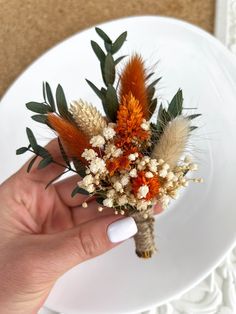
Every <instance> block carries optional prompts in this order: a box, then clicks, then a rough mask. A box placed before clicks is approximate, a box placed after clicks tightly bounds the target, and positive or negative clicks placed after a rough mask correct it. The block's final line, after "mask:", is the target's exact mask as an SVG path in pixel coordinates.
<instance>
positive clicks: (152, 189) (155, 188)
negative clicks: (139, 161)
mask: <svg viewBox="0 0 236 314" xmlns="http://www.w3.org/2000/svg"><path fill="white" fill-rule="evenodd" d="M142 185H147V186H148V188H149V192H148V193H147V195H146V197H145V200H150V199H152V198H154V197H156V196H157V194H158V192H159V187H160V182H159V179H158V176H154V177H152V178H146V177H145V171H139V172H138V175H137V177H136V178H134V179H133V180H132V192H133V193H134V195H136V196H137V194H138V191H139V188H140V187H141V186H142Z"/></svg>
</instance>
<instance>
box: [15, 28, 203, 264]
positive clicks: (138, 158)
mask: <svg viewBox="0 0 236 314" xmlns="http://www.w3.org/2000/svg"><path fill="white" fill-rule="evenodd" d="M95 30H96V32H97V34H98V35H99V36H100V37H101V39H102V40H103V42H104V46H105V52H104V51H103V50H102V48H101V47H100V46H99V45H98V44H97V43H96V42H94V41H91V46H92V49H93V51H94V53H95V55H96V56H97V58H98V60H99V62H100V67H101V72H102V78H103V81H104V84H105V87H102V88H101V89H99V88H97V87H96V86H95V85H94V84H93V83H92V82H91V81H89V80H87V83H88V84H89V85H90V87H91V88H92V89H93V91H94V92H95V93H96V95H97V96H98V97H99V98H100V100H101V102H102V105H103V108H104V112H105V116H103V115H102V114H101V113H100V112H99V111H98V110H97V109H96V108H95V107H94V106H92V105H91V104H89V103H87V102H84V101H82V100H79V101H74V102H72V103H71V105H70V106H69V107H68V105H67V101H66V98H65V95H64V92H63V89H62V87H61V86H60V85H58V87H57V90H56V101H55V99H54V97H53V94H52V91H51V88H50V86H49V84H48V83H43V97H44V101H43V102H42V103H38V102H29V103H27V104H26V107H27V108H28V109H29V110H31V111H33V112H35V113H37V114H36V115H33V116H32V119H33V120H35V121H37V122H40V123H43V124H46V125H47V126H48V127H50V128H51V129H52V130H53V131H54V132H55V133H56V134H57V136H58V145H59V148H60V151H61V155H62V157H63V160H64V164H62V167H63V168H64V169H63V171H62V173H61V174H60V176H62V175H63V174H65V173H66V172H68V171H72V172H75V173H76V174H77V175H78V184H77V186H76V187H75V189H74V190H73V191H72V197H74V196H75V195H76V194H77V193H82V194H85V195H87V196H88V199H89V198H90V197H95V198H96V200H97V202H98V211H102V210H103V209H104V207H111V208H114V213H115V214H121V215H127V216H132V217H133V218H134V219H135V221H136V223H137V226H138V233H137V234H136V235H135V237H134V240H135V244H136V253H137V255H138V256H139V257H143V258H149V257H151V256H152V254H153V253H154V252H155V243H154V213H153V205H155V204H156V203H157V202H160V203H161V205H162V206H163V207H166V206H167V205H168V204H169V201H170V199H175V198H176V197H177V195H178V191H179V189H180V188H181V187H186V186H188V183H189V182H190V181H194V182H201V181H202V179H201V178H195V179H192V178H187V174H188V173H189V172H190V171H195V170H197V165H196V164H194V163H192V160H191V159H190V157H188V156H187V157H185V158H182V159H181V157H182V155H183V152H184V150H185V148H186V144H187V141H188V138H189V136H190V134H191V132H192V131H193V130H194V129H195V128H196V126H192V125H191V121H192V120H193V119H195V118H197V117H198V116H200V114H192V115H183V114H182V111H183V109H184V108H183V95H182V91H181V90H178V91H177V93H176V95H175V96H174V97H173V99H172V100H171V102H170V103H169V105H168V108H167V109H165V108H164V107H163V105H162V104H160V106H159V109H158V115H157V120H156V122H151V121H150V119H151V117H152V115H153V113H154V111H155V110H156V107H157V98H156V97H155V92H156V89H155V86H156V84H157V83H158V82H159V80H160V78H157V79H156V80H154V81H151V77H152V76H153V75H154V73H149V72H148V70H147V69H146V67H145V64H144V61H143V59H142V57H141V56H140V55H138V54H134V55H133V56H132V57H131V58H130V59H129V61H128V62H127V63H126V64H125V66H124V68H123V70H122V71H121V74H120V75H116V67H117V65H118V63H119V62H120V61H121V60H122V59H123V58H124V57H125V56H121V57H118V58H117V59H114V55H115V54H116V53H117V52H118V51H119V50H120V48H121V47H122V45H123V44H124V42H125V40H126V37H127V32H124V33H122V34H121V35H120V36H119V37H118V38H117V39H116V40H115V42H112V40H111V39H110V38H109V37H108V36H107V34H106V33H105V32H104V31H102V30H101V29H99V28H96V29H95ZM115 83H117V87H114V84H115ZM26 132H27V136H28V139H29V145H28V147H21V148H19V149H18V150H17V154H22V153H25V152H26V151H31V152H33V153H34V154H35V157H34V158H33V159H32V160H31V162H30V164H29V167H28V171H30V169H31V167H32V165H33V164H34V162H35V161H36V159H37V157H38V156H40V157H42V159H41V161H40V162H39V164H38V166H37V167H38V169H41V168H44V167H46V166H47V165H49V164H50V163H53V162H56V161H55V160H54V159H53V156H52V155H51V154H50V152H49V151H47V150H46V149H45V148H44V147H42V146H40V145H39V144H38V143H37V141H36V139H35V136H34V134H33V132H32V131H31V130H30V129H29V128H27V129H26ZM60 176H57V177H56V178H54V179H53V180H51V181H50V182H49V183H48V184H47V186H46V188H47V187H48V186H49V185H50V184H52V183H53V182H54V181H55V180H57V179H58V178H59V177H60ZM87 206H88V205H87V202H84V203H83V207H87Z"/></svg>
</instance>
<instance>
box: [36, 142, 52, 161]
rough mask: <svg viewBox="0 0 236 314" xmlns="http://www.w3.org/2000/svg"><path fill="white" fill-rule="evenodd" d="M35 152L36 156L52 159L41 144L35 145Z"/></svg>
mask: <svg viewBox="0 0 236 314" xmlns="http://www.w3.org/2000/svg"><path fill="white" fill-rule="evenodd" d="M35 152H36V153H37V155H38V156H40V157H42V158H44V159H45V158H46V159H51V160H52V161H53V158H52V155H51V154H50V153H49V152H48V151H47V150H46V148H44V147H43V146H40V145H37V146H36V147H35Z"/></svg>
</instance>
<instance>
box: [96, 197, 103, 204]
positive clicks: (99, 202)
mask: <svg viewBox="0 0 236 314" xmlns="http://www.w3.org/2000/svg"><path fill="white" fill-rule="evenodd" d="M104 199H105V198H103V197H97V198H96V202H97V203H98V204H101V205H103V201H104Z"/></svg>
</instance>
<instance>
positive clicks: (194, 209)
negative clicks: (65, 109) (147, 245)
mask: <svg viewBox="0 0 236 314" xmlns="http://www.w3.org/2000/svg"><path fill="white" fill-rule="evenodd" d="M101 27H102V28H103V29H104V30H105V31H106V32H108V34H109V35H110V36H111V37H112V38H115V37H116V36H117V35H119V34H120V33H121V32H122V31H124V30H128V41H127V43H126V44H125V47H124V48H123V51H122V53H124V54H127V53H131V52H134V51H139V52H141V53H142V54H143V56H144V58H145V59H146V60H148V62H149V64H150V65H152V64H153V63H156V62H157V61H159V62H158V63H157V65H156V69H157V76H160V75H161V76H163V79H162V83H161V84H160V87H159V95H161V97H162V98H163V99H170V98H171V97H172V96H173V94H174V93H175V92H176V91H177V89H178V88H179V87H181V88H182V89H183V91H184V95H185V106H186V107H196V106H197V107H198V112H201V113H203V117H202V119H201V123H200V124H201V127H200V128H199V130H198V132H195V135H194V136H193V140H192V143H193V144H194V146H195V147H193V150H194V151H195V152H196V154H197V158H198V160H199V163H200V171H199V175H201V176H202V177H204V179H205V183H204V184H202V185H196V184H194V185H191V186H190V187H189V188H188V191H186V192H185V193H184V194H183V195H182V197H181V199H180V200H179V201H178V202H176V203H175V206H174V208H173V209H171V210H169V211H166V212H165V213H164V214H162V215H160V216H159V217H158V219H157V229H156V230H157V237H156V238H157V239H156V241H157V243H158V247H159V251H158V253H157V254H156V255H155V256H154V257H153V258H152V259H150V260H141V259H138V258H137V257H136V256H135V254H134V245H133V241H131V240H130V241H128V242H126V243H125V244H123V245H121V246H120V247H119V248H116V249H114V250H113V251H110V252H109V253H107V254H105V255H103V256H100V257H98V258H95V259H93V260H91V261H89V262H86V263H84V264H82V265H79V266H78V267H75V268H74V269H72V270H71V271H69V272H68V273H66V274H65V275H64V276H63V277H62V278H61V279H60V280H59V281H58V282H57V283H56V285H55V287H54V288H53V290H52V292H51V294H50V295H49V297H48V299H47V301H46V305H47V306H48V307H49V308H51V309H54V310H56V311H61V312H64V313H66V314H75V313H83V314H86V313H96V314H97V313H103V314H106V313H107V314H108V313H109V314H111V313H116V314H117V313H135V312H137V311H141V310H145V309H148V308H150V307H152V306H155V305H158V304H161V303H163V302H166V301H167V300H170V299H171V298H173V297H175V296H177V295H178V294H180V293H183V292H184V291H186V290H187V289H188V288H190V287H191V286H192V285H194V284H196V283H197V282H198V281H200V280H201V279H202V278H203V277H205V276H206V275H207V274H208V273H209V272H210V271H211V269H212V268H213V267H215V266H216V264H218V263H219V262H220V260H221V259H222V257H223V256H224V254H225V253H226V252H227V251H228V249H229V248H230V247H231V246H232V244H233V243H234V241H235V239H236V228H235V221H236V210H235V205H234V202H235V197H234V196H235V192H234V185H235V183H234V180H235V176H236V165H235V155H236V133H235V125H236V62H235V60H234V59H233V56H232V55H231V54H230V53H229V52H228V51H227V50H226V49H225V48H224V46H223V45H222V44H221V43H220V42H218V41H217V40H216V39H214V38H213V37H212V36H211V35H209V34H208V33H206V32H204V31H203V30H201V29H199V28H197V27H194V26H192V25H190V24H187V23H184V22H180V21H177V20H174V19H170V18H162V17H154V16H153V17H150V16H146V17H145V16H144V17H133V18H126V19H122V20H117V21H113V22H109V23H106V24H103V25H102V26H101ZM90 39H94V40H98V37H97V36H96V34H95V32H94V29H93V28H92V29H89V30H86V31H84V32H82V33H79V34H77V35H75V36H73V37H71V38H69V39H68V40H66V41H64V42H63V43H61V44H59V45H58V46H56V47H55V48H53V49H52V50H50V51H49V52H47V53H46V54H45V55H43V56H42V57H41V58H39V59H38V60H37V61H36V62H35V63H34V64H33V65H31V66H30V67H29V68H28V69H27V70H26V71H25V72H24V73H23V74H22V75H21V76H20V78H18V79H17V81H16V82H15V83H14V84H13V85H12V87H11V88H10V89H9V90H8V92H7V93H6V95H5V96H4V98H3V99H2V103H1V106H0V114H1V124H0V131H1V134H2V137H1V139H0V141H1V143H0V147H1V154H0V165H1V171H0V180H1V181H3V180H4V179H5V178H6V177H7V176H8V175H10V174H11V173H13V172H14V171H15V170H16V169H18V167H19V166H20V165H21V164H22V163H23V161H25V158H26V156H24V155H23V156H22V157H19V156H18V157H16V156H15V149H16V148H18V147H20V146H22V145H24V144H25V143H27V139H26V135H25V127H26V126H30V127H32V128H33V130H34V131H35V133H36V135H38V138H40V139H42V142H43V139H47V140H48V139H49V138H50V137H52V134H51V132H50V131H49V130H48V129H46V128H44V126H40V125H39V124H37V123H34V122H33V121H31V120H30V113H29V112H28V111H27V110H26V109H25V106H24V103H25V102H27V101H30V100H40V99H42V95H41V82H42V81H43V80H47V81H48V82H50V83H52V86H53V87H56V84H57V83H58V82H60V83H61V84H62V86H63V87H64V90H65V92H66V95H67V99H70V100H72V99H76V98H80V97H81V98H83V99H85V100H90V101H92V102H93V103H95V104H98V100H97V98H96V96H95V95H94V94H93V92H92V91H91V90H90V88H89V87H88V86H87V85H86V83H85V81H84V78H89V79H91V80H92V81H93V82H97V85H98V86H99V84H100V83H102V82H101V80H100V73H99V66H98V63H97V60H96V57H95V56H94V54H93V52H92V51H91V48H90V44H89V42H90ZM99 108H101V107H100V105H99ZM3 136H4V137H3Z"/></svg>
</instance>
